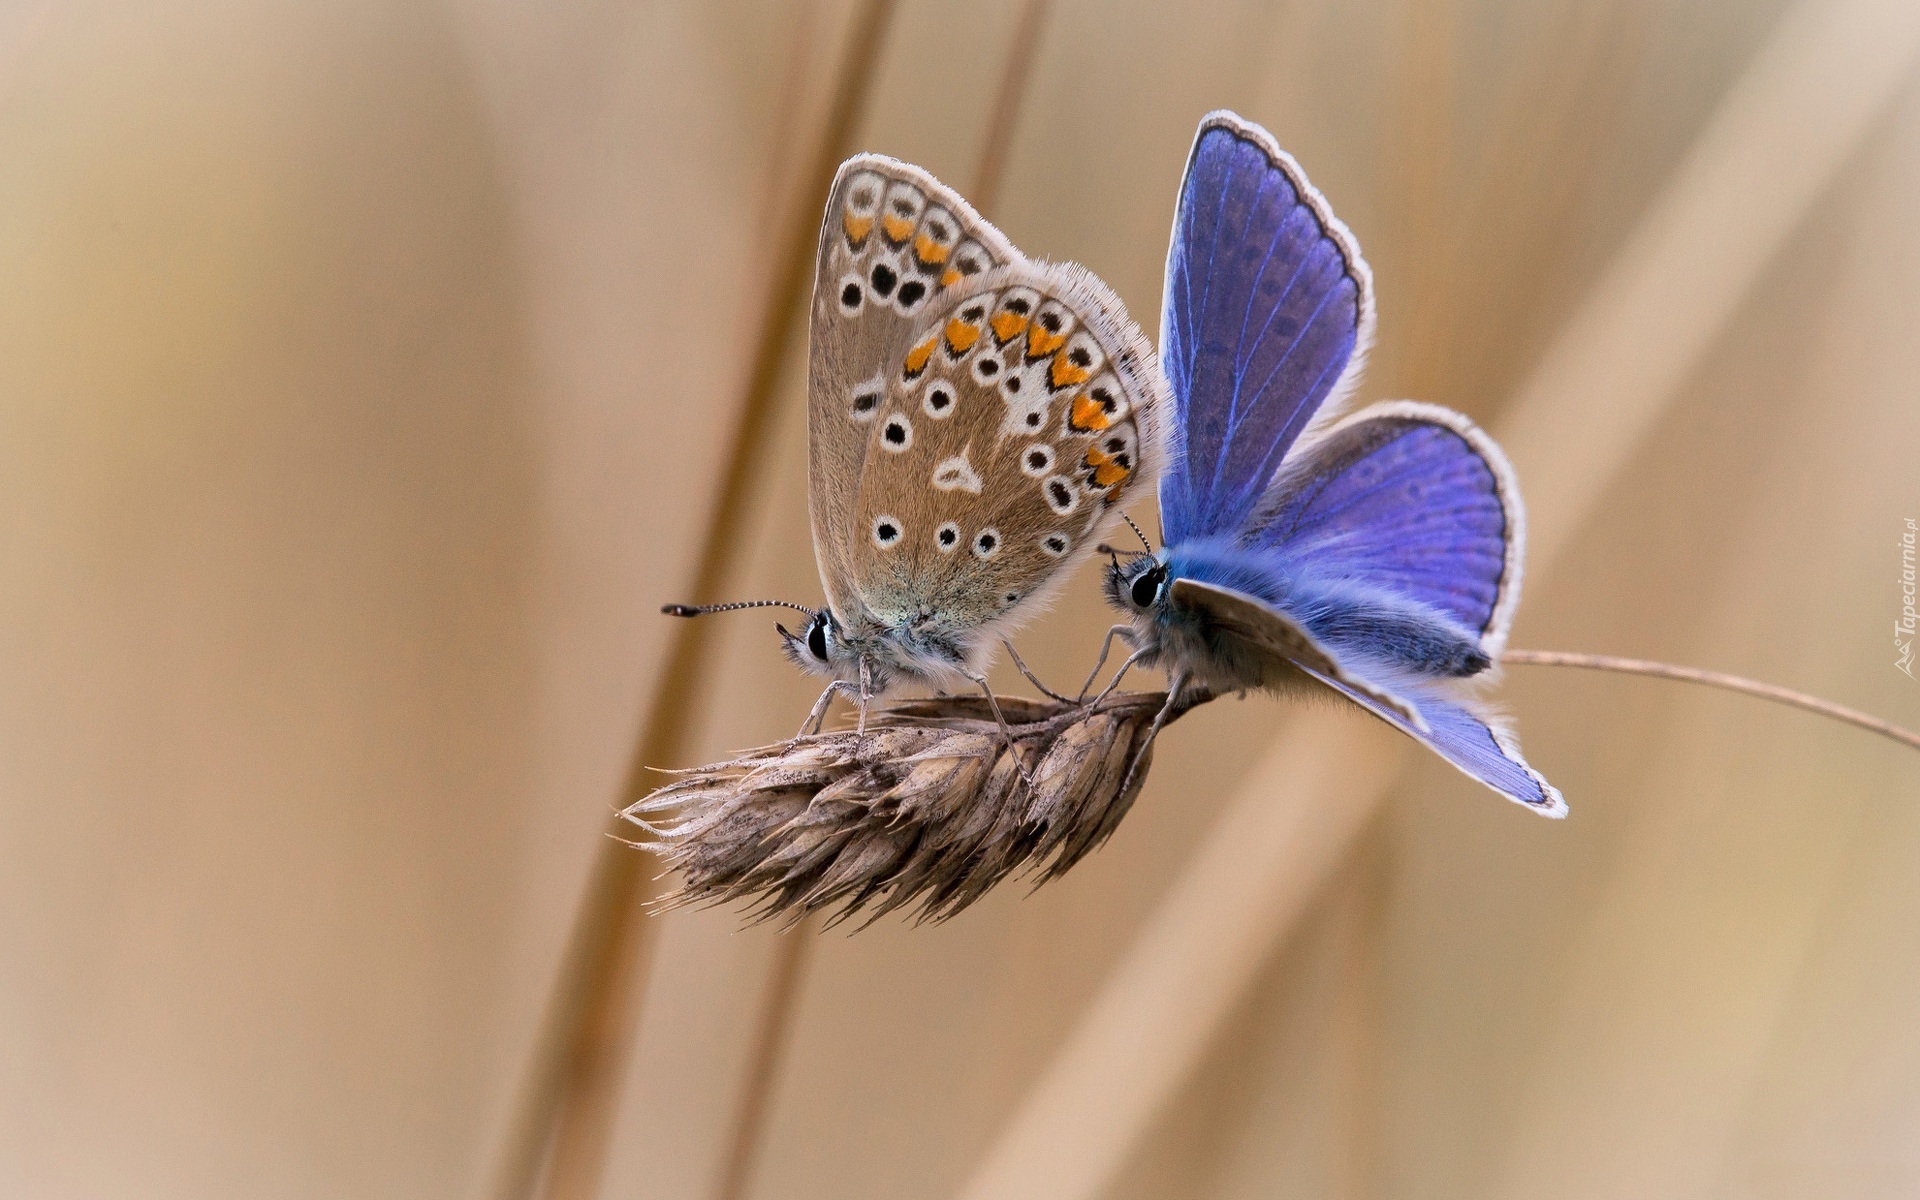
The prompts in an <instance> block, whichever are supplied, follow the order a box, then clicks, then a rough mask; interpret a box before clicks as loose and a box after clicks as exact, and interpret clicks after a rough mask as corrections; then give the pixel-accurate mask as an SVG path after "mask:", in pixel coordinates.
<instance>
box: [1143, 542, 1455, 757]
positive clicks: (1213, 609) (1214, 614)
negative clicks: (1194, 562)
mask: <svg viewBox="0 0 1920 1200" xmlns="http://www.w3.org/2000/svg"><path fill="white" fill-rule="evenodd" d="M1170 598H1171V599H1172V601H1173V603H1174V604H1175V605H1177V606H1179V607H1180V608H1183V609H1185V610H1187V611H1188V612H1190V613H1198V614H1200V615H1202V616H1204V617H1205V618H1206V620H1207V623H1208V625H1209V626H1210V627H1211V630H1212V631H1213V632H1214V633H1215V634H1216V635H1222V636H1227V637H1232V638H1236V639H1238V640H1239V641H1241V642H1243V643H1245V644H1246V646H1247V647H1248V648H1249V649H1251V650H1253V651H1255V652H1257V653H1260V654H1265V655H1269V656H1272V657H1274V658H1280V659H1284V660H1286V661H1287V662H1290V663H1297V664H1299V665H1300V666H1303V667H1306V668H1308V669H1309V670H1312V671H1314V672H1316V673H1318V674H1320V675H1324V676H1326V677H1327V678H1328V679H1331V680H1334V681H1336V682H1338V683H1340V684H1342V685H1344V686H1346V687H1349V688H1352V689H1353V690H1354V691H1356V692H1359V693H1360V694H1361V695H1363V696H1365V697H1366V698H1367V699H1369V700H1372V701H1373V702H1374V703H1375V704H1378V705H1380V707H1382V708H1384V709H1387V710H1388V711H1390V712H1392V713H1394V714H1396V715H1398V716H1400V717H1402V718H1404V719H1405V720H1406V721H1407V723H1408V724H1410V725H1412V726H1413V727H1414V728H1416V729H1420V730H1425V729H1426V727H1427V723H1426V719H1425V718H1423V717H1422V716H1421V715H1420V711H1419V710H1418V709H1417V708H1415V707H1414V706H1413V705H1412V704H1410V703H1408V702H1407V701H1406V700H1404V699H1402V698H1400V697H1399V696H1396V695H1394V694H1393V693H1392V692H1389V691H1387V690H1386V689H1385V688H1382V687H1380V686H1379V685H1378V684H1374V683H1369V682H1368V681H1366V680H1364V679H1361V678H1359V677H1357V676H1354V675H1351V674H1349V673H1348V672H1347V670H1346V668H1344V667H1342V666H1341V665H1340V660H1339V659H1337V658H1335V657H1334V656H1333V653H1332V651H1330V650H1328V649H1327V648H1326V647H1325V646H1323V645H1321V644H1320V641H1319V639H1317V638H1315V637H1314V636H1313V635H1312V634H1311V633H1308V632H1307V631H1306V630H1305V629H1303V628H1301V627H1300V625H1299V624H1298V623H1297V622H1295V621H1294V620H1292V619H1291V618H1289V617H1288V616H1287V615H1286V614H1284V613H1282V612H1280V611H1279V610H1278V609H1276V608H1274V607H1273V606H1272V605H1270V604H1267V603H1265V602H1263V601H1261V600H1260V599H1259V598H1258V597H1255V596H1249V595H1247V594H1246V593H1245V592H1238V591H1235V590H1233V589H1232V588H1223V587H1217V586H1215V585H1213V584H1211V583H1202V582H1200V581H1199V580H1197V579H1176V580H1174V581H1173V586H1172V589H1171V593H1170Z"/></svg>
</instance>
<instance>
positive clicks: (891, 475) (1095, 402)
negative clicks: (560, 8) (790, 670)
mask: <svg viewBox="0 0 1920 1200" xmlns="http://www.w3.org/2000/svg"><path fill="white" fill-rule="evenodd" d="M927 318H928V319H927V320H926V321H925V322H924V323H923V324H922V325H921V327H920V329H919V331H918V332H917V333H916V334H915V335H914V336H913V337H912V338H910V339H908V344H907V345H906V347H905V348H904V349H903V350H902V352H901V353H900V355H899V356H898V357H897V358H895V359H894V360H892V361H891V362H889V363H888V364H887V370H886V372H885V374H884V376H883V377H882V379H881V384H880V396H881V400H880V402H879V404H878V406H877V407H875V408H873V409H871V410H870V411H868V410H864V409H863V407H862V406H863V397H864V396H866V395H867V394H868V393H867V392H864V391H861V390H859V389H860V387H865V386H867V385H865V384H864V383H863V384H861V385H859V386H858V387H856V388H855V389H853V390H852V391H850V392H848V393H845V394H843V395H842V396H840V397H839V398H838V400H839V403H838V405H837V407H836V408H835V409H833V410H828V411H831V415H832V417H833V418H834V419H836V420H838V421H841V422H844V423H845V424H847V425H848V426H850V427H852V428H855V429H858V430H860V431H861V432H863V433H864V434H865V435H866V436H867V442H868V445H867V449H866V452H865V456H864V460H863V462H862V465H861V468H860V471H859V474H858V487H857V489H853V490H854V495H853V496H852V498H851V507H850V511H851V519H852V536H851V539H850V541H849V543H848V547H847V549H848V557H849V564H850V570H851V582H852V588H853V591H854V593H855V595H856V596H857V598H858V600H859V602H860V604H861V605H862V606H863V607H864V609H865V610H866V611H867V612H868V613H869V614H871V616H872V617H873V618H874V620H875V621H876V622H877V623H878V624H879V625H881V626H882V627H885V628H888V629H893V630H898V631H900V634H901V639H902V641H903V642H904V643H907V644H909V645H911V644H915V643H919V644H921V645H923V646H924V647H925V648H927V649H929V650H931V651H934V652H936V653H937V654H941V655H944V656H946V657H948V658H954V657H956V656H957V657H958V658H962V659H964V658H970V657H971V652H972V649H973V648H974V647H975V646H976V645H978V644H979V643H980V642H981V640H982V637H983V635H984V632H985V631H986V630H987V629H988V628H989V627H993V628H996V629H1004V628H1006V627H1009V626H1010V625H1011V624H1012V623H1013V622H1014V621H1015V620H1017V618H1018V616H1019V614H1020V613H1022V612H1024V611H1031V610H1032V605H1033V603H1034V602H1035V601H1036V600H1037V599H1039V598H1040V597H1042V596H1043V595H1044V594H1046V593H1047V592H1048V591H1050V590H1051V588H1052V586H1053V585H1054V584H1055V583H1057V582H1058V581H1059V580H1060V579H1062V578H1064V576H1065V574H1066V571H1067V569H1068V568H1069V567H1071V566H1072V565H1073V564H1074V563H1076V562H1077V561H1079V560H1080V558H1081V557H1082V556H1084V555H1086V554H1087V553H1089V552H1090V551H1091V550H1092V548H1093V544H1094V542H1095V541H1096V540H1097V539H1098V537H1099V536H1100V534H1101V533H1102V532H1104V531H1105V530H1106V529H1107V527H1108V526H1109V525H1111V524H1112V523H1113V522H1114V521H1115V520H1117V518H1118V515H1119V512H1120V507H1119V506H1120V503H1121V502H1122V500H1123V499H1124V498H1125V497H1126V496H1128V495H1130V494H1131V493H1132V489H1133V488H1134V487H1135V486H1136V484H1137V483H1138V482H1139V481H1141V480H1146V481H1148V482H1149V483H1150V482H1151V480H1152V478H1153V476H1154V474H1155V472H1156V471H1157V470H1158V468H1159V465H1160V457H1161V455H1160V453H1159V449H1158V440H1157V438H1158V433H1159V431H1158V428H1157V425H1156V421H1157V419H1158V414H1159V413H1160V412H1161V411H1162V408H1161V406H1162V405H1163V404H1164V400H1163V399H1162V396H1163V393H1164V388H1165V384H1164V383H1163V381H1162V379H1161V376H1160V372H1159V369H1158V366H1157V364H1156V363H1155V361H1154V357H1153V350H1152V348H1151V347H1150V346H1149V345H1148V343H1147V340H1146V338H1145V337H1144V336H1143V335H1142V334H1141V333H1140V331H1139V329H1138V328H1137V327H1136V326H1135V325H1134V324H1133V322H1132V321H1130V320H1128V319H1127V315H1126V311H1125V309H1124V308H1123V307H1122V306H1121V304H1120V301H1119V299H1118V298H1117V297H1115V296H1114V295H1113V293H1112V292H1111V291H1109V290H1108V289H1107V288H1106V286H1105V285H1104V284H1102V283H1101V282H1100V281H1099V280H1098V279H1095V278H1094V277H1093V276H1092V275H1090V274H1088V273H1087V272H1086V271H1084V270H1082V269H1080V268H1078V267H1074V266H1071V265H1063V264H1043V263H1031V262H1021V263H1016V264H1013V265H1010V266H1006V267H1001V268H997V269H994V270H991V271H988V272H986V273H984V274H982V275H980V276H978V277H977V278H975V279H972V280H966V281H963V282H961V283H959V284H956V285H955V286H954V287H953V288H952V289H951V292H950V294H949V295H946V296H943V297H942V298H940V299H939V300H938V301H936V302H935V303H934V304H933V306H932V309H931V310H930V311H929V312H928V314H927ZM818 411H823V409H822V408H816V412H818Z"/></svg>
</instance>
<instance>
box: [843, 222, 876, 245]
mask: <svg viewBox="0 0 1920 1200" xmlns="http://www.w3.org/2000/svg"><path fill="white" fill-rule="evenodd" d="M840 228H842V229H844V230H846V231H847V244H848V245H850V246H852V247H853V248H854V249H855V250H858V249H859V248H860V247H861V245H862V243H864V242H865V241H866V240H867V235H868V234H869V233H872V232H873V218H872V217H856V216H854V215H853V214H852V213H847V214H846V215H845V216H842V217H841V218H840Z"/></svg>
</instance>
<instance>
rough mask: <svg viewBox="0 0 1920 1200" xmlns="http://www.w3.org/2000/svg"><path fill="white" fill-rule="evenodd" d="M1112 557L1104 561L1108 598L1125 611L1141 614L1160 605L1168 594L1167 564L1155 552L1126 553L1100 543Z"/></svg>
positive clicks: (1149, 611) (1116, 606)
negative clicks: (1108, 561) (1105, 563)
mask: <svg viewBox="0 0 1920 1200" xmlns="http://www.w3.org/2000/svg"><path fill="white" fill-rule="evenodd" d="M1101 549H1102V550H1103V551H1105V552H1106V553H1107V554H1108V556H1109V557H1110V558H1111V559H1112V561H1111V562H1110V563H1108V564H1107V579H1106V588H1107V600H1108V602H1109V603H1111V604H1112V605H1113V606H1114V607H1115V608H1117V609H1119V610H1121V611H1122V612H1125V613H1131V614H1135V615H1142V616H1144V615H1145V614H1147V613H1151V612H1152V611H1153V610H1154V609H1155V608H1157V607H1159V605H1160V603H1161V601H1163V600H1164V599H1165V598H1166V594H1167V583H1168V578H1169V577H1168V574H1167V564H1166V563H1164V562H1162V561H1161V559H1160V556H1159V555H1157V554H1126V555H1123V554H1122V552H1121V551H1118V550H1115V549H1113V548H1112V547H1110V546H1102V547H1101Z"/></svg>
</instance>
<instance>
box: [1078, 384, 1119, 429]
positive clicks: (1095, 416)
mask: <svg viewBox="0 0 1920 1200" xmlns="http://www.w3.org/2000/svg"><path fill="white" fill-rule="evenodd" d="M1067 424H1068V425H1069V426H1071V427H1072V428H1074V429H1077V430H1079V431H1080V432H1081V433H1089V432H1094V431H1097V430H1101V429H1105V428H1106V427H1107V426H1108V425H1111V424H1113V422H1111V421H1109V420H1107V410H1106V409H1104V408H1102V407H1101V406H1100V402H1099V401H1097V400H1095V399H1094V398H1093V397H1091V396H1088V395H1085V394H1082V395H1078V396H1075V397H1074V398H1073V412H1072V414H1071V415H1069V416H1068V417H1067Z"/></svg>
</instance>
